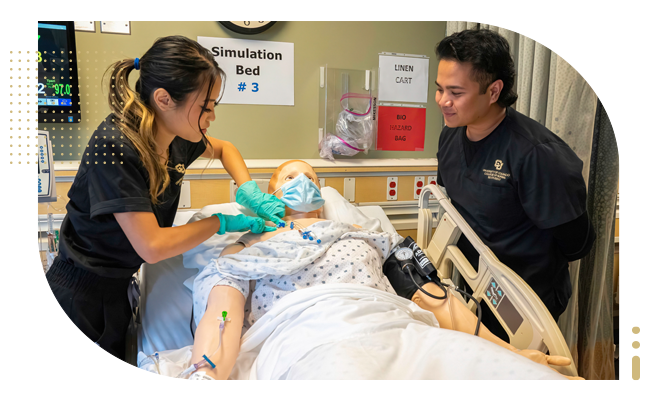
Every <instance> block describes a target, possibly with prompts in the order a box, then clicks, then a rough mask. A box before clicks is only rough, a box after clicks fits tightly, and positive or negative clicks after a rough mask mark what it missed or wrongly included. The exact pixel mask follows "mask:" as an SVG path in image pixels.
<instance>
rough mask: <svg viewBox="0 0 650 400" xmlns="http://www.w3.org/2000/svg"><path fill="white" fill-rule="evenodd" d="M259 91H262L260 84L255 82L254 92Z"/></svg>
mask: <svg viewBox="0 0 650 400" xmlns="http://www.w3.org/2000/svg"><path fill="white" fill-rule="evenodd" d="M259 91H260V88H259V85H258V84H257V83H253V90H252V92H253V93H255V92H259Z"/></svg>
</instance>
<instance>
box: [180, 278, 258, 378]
mask: <svg viewBox="0 0 650 400" xmlns="http://www.w3.org/2000/svg"><path fill="white" fill-rule="evenodd" d="M245 302H246V299H245V298H244V296H243V295H242V294H241V293H240V292H239V291H238V290H237V289H235V288H233V287H230V286H215V287H214V288H212V291H210V296H209V297H208V307H207V310H206V311H205V314H204V315H203V318H201V321H200V322H199V326H198V327H197V328H196V334H195V335H194V348H193V349H192V361H191V363H192V364H195V363H197V362H199V361H201V360H203V355H206V356H208V358H210V360H211V361H212V362H213V363H214V364H215V365H216V368H214V369H213V368H211V367H210V365H204V366H203V367H201V368H199V369H198V370H199V371H205V373H206V375H209V376H211V377H213V378H215V379H228V377H229V376H230V372H231V371H232V368H233V367H234V365H235V361H236V360H237V356H238V355H239V345H240V342H241V330H242V326H243V324H244V304H245ZM222 311H227V312H228V316H227V318H230V321H228V322H226V323H225V329H224V331H223V338H222V339H223V343H221V346H220V347H219V324H220V323H221V321H220V320H219V319H218V318H220V317H221V315H222V314H221V313H222ZM217 347H218V348H219V350H218V351H217V352H216V354H215V351H216V350H217Z"/></svg>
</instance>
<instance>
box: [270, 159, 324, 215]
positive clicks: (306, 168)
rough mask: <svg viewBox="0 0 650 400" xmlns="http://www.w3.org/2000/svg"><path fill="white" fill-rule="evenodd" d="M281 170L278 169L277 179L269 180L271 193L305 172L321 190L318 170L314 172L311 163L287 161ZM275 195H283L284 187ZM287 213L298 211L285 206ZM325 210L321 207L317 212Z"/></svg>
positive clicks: (281, 166) (279, 196) (278, 196)
mask: <svg viewBox="0 0 650 400" xmlns="http://www.w3.org/2000/svg"><path fill="white" fill-rule="evenodd" d="M278 169H279V170H276V174H275V175H277V179H276V180H274V179H273V178H272V179H271V181H270V182H269V189H268V192H269V193H273V192H274V191H275V190H276V189H278V188H279V187H281V186H282V185H284V184H285V183H287V182H289V181H290V180H292V179H294V178H296V177H297V176H298V175H300V174H301V173H302V174H305V176H306V177H307V178H309V179H310V180H311V181H312V182H314V183H315V184H316V186H318V189H319V190H320V188H321V187H320V181H319V180H318V176H317V175H316V172H314V169H313V168H312V167H311V165H309V164H307V163H305V162H302V161H290V162H287V163H285V164H283V165H280V167H278ZM275 196H276V197H277V198H281V197H282V189H280V190H278V191H277V192H275ZM284 209H285V215H291V214H296V213H298V211H295V210H292V209H290V208H289V207H285V208H284ZM322 211H323V208H322V207H321V208H319V209H318V210H316V211H315V212H317V213H318V215H319V216H320V215H321V213H322Z"/></svg>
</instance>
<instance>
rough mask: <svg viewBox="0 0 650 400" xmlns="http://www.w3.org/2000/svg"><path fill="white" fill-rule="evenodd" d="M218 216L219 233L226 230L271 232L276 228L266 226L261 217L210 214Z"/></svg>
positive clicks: (221, 233)
mask: <svg viewBox="0 0 650 400" xmlns="http://www.w3.org/2000/svg"><path fill="white" fill-rule="evenodd" d="M215 215H216V216H217V217H219V222H220V225H219V231H218V232H217V233H218V234H219V235H223V234H224V233H226V232H245V231H248V230H250V231H251V232H253V233H262V232H273V231H274V230H276V229H278V228H274V227H272V226H266V225H265V224H264V220H263V219H262V218H254V217H249V216H247V215H244V214H238V215H228V214H221V213H217V214H212V216H215Z"/></svg>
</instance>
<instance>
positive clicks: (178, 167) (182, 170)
mask: <svg viewBox="0 0 650 400" xmlns="http://www.w3.org/2000/svg"><path fill="white" fill-rule="evenodd" d="M174 168H176V171H178V172H180V173H181V174H183V175H185V164H176V167H174ZM184 177H185V176H182V177H181V179H179V180H177V181H176V185H178V186H180V185H181V184H182V183H183V178H184Z"/></svg>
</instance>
